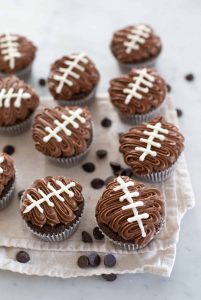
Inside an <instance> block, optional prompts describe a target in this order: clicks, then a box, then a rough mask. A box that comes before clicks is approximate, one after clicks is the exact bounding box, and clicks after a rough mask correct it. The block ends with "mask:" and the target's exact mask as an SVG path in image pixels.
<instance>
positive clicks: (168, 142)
mask: <svg viewBox="0 0 201 300" xmlns="http://www.w3.org/2000/svg"><path fill="white" fill-rule="evenodd" d="M119 141H120V147H119V150H120V152H121V153H122V154H123V157H124V161H125V163H126V164H127V165H129V166H130V167H131V168H132V169H133V172H134V174H135V176H137V177H138V178H140V179H141V180H146V181H149V182H160V181H164V180H166V179H167V178H168V177H170V176H171V175H172V173H173V171H174V169H175V165H176V162H177V160H178V158H179V156H180V155H181V153H182V151H183V149H184V137H183V136H182V134H181V133H180V132H179V130H178V128H177V127H176V126H174V125H173V124H171V123H168V122H167V121H166V120H165V119H164V117H157V118H155V119H153V120H151V121H150V122H149V123H145V124H142V125H139V126H137V127H134V128H131V129H130V130H129V132H128V133H125V134H121V135H120V138H119Z"/></svg>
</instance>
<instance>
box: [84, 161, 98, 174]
mask: <svg viewBox="0 0 201 300" xmlns="http://www.w3.org/2000/svg"><path fill="white" fill-rule="evenodd" d="M82 168H83V170H84V171H85V172H88V173H92V172H93V171H94V170H95V165H94V164H93V163H92V162H87V163H85V164H83V165H82Z"/></svg>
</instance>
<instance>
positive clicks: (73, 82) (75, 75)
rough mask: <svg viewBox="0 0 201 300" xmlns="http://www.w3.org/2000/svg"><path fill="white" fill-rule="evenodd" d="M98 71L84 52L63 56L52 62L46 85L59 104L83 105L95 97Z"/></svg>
mask: <svg viewBox="0 0 201 300" xmlns="http://www.w3.org/2000/svg"><path fill="white" fill-rule="evenodd" d="M99 77H100V75H99V72H98V70H97V69H96V67H95V65H94V63H93V62H92V61H91V59H90V58H88V57H87V56H86V55H85V54H84V53H80V54H72V55H68V56H64V57H62V58H60V59H58V60H56V61H55V63H53V65H52V67H51V70H50V75H49V78H48V87H49V90H50V93H51V94H52V96H53V98H54V99H55V100H56V101H58V103H59V104H60V105H78V106H84V105H87V104H90V103H91V102H92V101H93V100H94V99H95V93H96V88H97V85H98V81H99Z"/></svg>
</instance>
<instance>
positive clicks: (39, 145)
mask: <svg viewBox="0 0 201 300" xmlns="http://www.w3.org/2000/svg"><path fill="white" fill-rule="evenodd" d="M78 109H79V110H80V111H81V113H80V116H81V117H82V118H84V119H85V123H81V121H80V120H79V119H75V122H76V123H77V124H78V125H79V126H78V128H75V127H73V126H72V124H68V125H67V126H66V128H67V129H68V130H70V131H71V134H70V135H67V134H66V133H65V131H64V130H61V131H59V132H58V133H57V135H58V136H59V137H60V138H61V139H62V141H60V142H58V141H57V139H56V138H54V137H52V138H50V139H49V141H47V142H44V140H43V138H44V137H45V136H47V135H48V132H47V131H46V130H45V128H46V127H50V128H51V129H52V130H54V129H55V128H56V127H57V125H56V124H55V123H54V122H55V120H57V122H58V121H59V122H60V123H63V122H64V119H62V115H65V116H67V117H70V112H71V111H73V112H75V111H77V110H78ZM33 139H34V141H35V146H36V149H37V150H38V151H40V152H42V153H43V154H45V155H48V156H52V157H72V156H74V155H77V154H80V153H83V152H84V151H85V150H86V149H87V148H88V146H89V143H90V142H91V139H92V122H91V114H90V112H89V110H88V109H87V108H86V107H85V108H79V107H77V106H71V107H67V106H66V107H60V106H59V107H55V108H45V109H44V111H43V112H42V113H39V114H38V115H37V116H36V117H35V120H34V124H33Z"/></svg>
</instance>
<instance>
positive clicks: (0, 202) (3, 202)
mask: <svg viewBox="0 0 201 300" xmlns="http://www.w3.org/2000/svg"><path fill="white" fill-rule="evenodd" d="M14 189H15V180H14V181H13V184H12V185H11V187H10V189H9V190H8V192H7V193H6V194H5V195H4V196H3V197H2V198H0V210H2V209H4V208H5V207H7V206H8V205H9V203H10V202H11V200H12V196H13V192H14Z"/></svg>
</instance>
